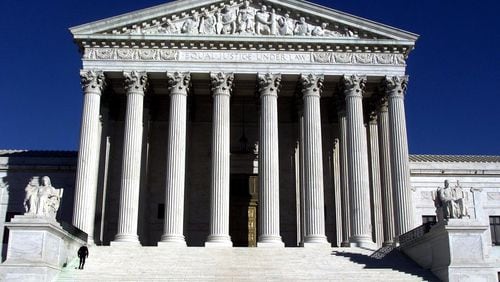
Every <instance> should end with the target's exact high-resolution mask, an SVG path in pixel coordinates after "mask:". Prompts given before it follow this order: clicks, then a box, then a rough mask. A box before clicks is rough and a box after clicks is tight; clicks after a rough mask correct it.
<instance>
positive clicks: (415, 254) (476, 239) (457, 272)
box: [401, 219, 497, 281]
mask: <svg viewBox="0 0 500 282" xmlns="http://www.w3.org/2000/svg"><path fill="white" fill-rule="evenodd" d="M488 228H489V226H487V225H484V224H481V223H480V222H479V221H476V220H471V219H450V220H448V221H441V222H439V223H437V224H436V225H435V226H433V227H432V228H431V230H430V231H429V233H426V234H425V235H423V236H422V237H420V238H418V239H415V240H413V241H412V242H411V243H409V244H406V245H404V246H401V249H402V251H403V252H404V253H405V254H406V255H408V256H409V257H411V258H412V259H413V260H414V261H415V262H417V263H418V264H419V265H420V266H422V267H424V268H427V269H430V270H431V271H432V272H433V273H434V274H435V275H436V276H437V277H438V278H439V279H441V280H443V281H462V280H464V281H465V280H467V281H497V273H496V271H495V269H496V266H495V265H494V264H493V263H491V262H490V261H489V259H488V255H487V253H488V252H487V248H488V247H489V246H488V243H487V242H486V238H485V232H486V231H487V230H488Z"/></svg>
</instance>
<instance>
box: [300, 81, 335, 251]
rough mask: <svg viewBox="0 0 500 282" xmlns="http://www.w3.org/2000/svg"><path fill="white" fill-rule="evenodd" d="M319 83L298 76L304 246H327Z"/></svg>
mask: <svg viewBox="0 0 500 282" xmlns="http://www.w3.org/2000/svg"><path fill="white" fill-rule="evenodd" d="M323 80H324V77H323V75H313V74H309V75H302V76H301V77H300V83H301V85H302V96H303V103H304V170H305V171H304V172H305V173H304V176H305V181H304V184H305V187H304V188H305V217H306V220H305V224H306V226H305V236H304V246H305V247H307V246H315V245H327V244H328V245H329V243H328V241H327V240H326V235H325V208H324V206H325V200H324V192H323V189H324V187H323V148H322V145H321V143H322V142H321V141H322V139H321V109H320V96H321V91H322V88H323Z"/></svg>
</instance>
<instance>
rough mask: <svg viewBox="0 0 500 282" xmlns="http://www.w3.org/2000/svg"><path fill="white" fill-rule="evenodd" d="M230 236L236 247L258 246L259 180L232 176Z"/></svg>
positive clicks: (251, 176)
mask: <svg viewBox="0 0 500 282" xmlns="http://www.w3.org/2000/svg"><path fill="white" fill-rule="evenodd" d="M230 189H231V192H230V218H229V234H230V235H231V240H232V241H233V245H234V246H235V247H256V246H257V202H258V178H257V176H256V175H248V174H232V175H231V187H230Z"/></svg>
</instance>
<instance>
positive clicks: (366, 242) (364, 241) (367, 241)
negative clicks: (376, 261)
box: [349, 235, 378, 250]
mask: <svg viewBox="0 0 500 282" xmlns="http://www.w3.org/2000/svg"><path fill="white" fill-rule="evenodd" d="M349 247H354V248H363V249H369V250H377V249H378V246H377V244H376V243H374V242H373V241H372V238H371V237H370V236H363V235H357V236H356V235H355V236H352V237H351V238H349Z"/></svg>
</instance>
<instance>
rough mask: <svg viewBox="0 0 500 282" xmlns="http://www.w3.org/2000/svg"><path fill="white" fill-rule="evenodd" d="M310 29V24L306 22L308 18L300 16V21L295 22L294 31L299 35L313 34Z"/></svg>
mask: <svg viewBox="0 0 500 282" xmlns="http://www.w3.org/2000/svg"><path fill="white" fill-rule="evenodd" d="M309 29H310V28H309V24H308V23H307V22H306V18H304V17H300V19H299V21H298V22H297V23H296V24H295V29H294V30H293V33H294V34H295V35H299V36H306V35H310V34H311V31H310V30H309Z"/></svg>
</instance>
